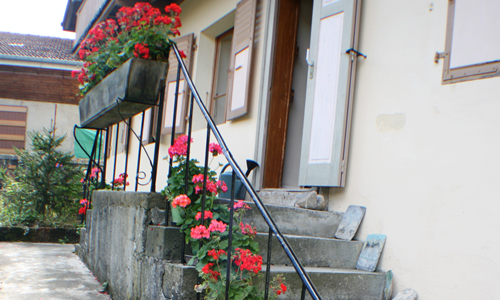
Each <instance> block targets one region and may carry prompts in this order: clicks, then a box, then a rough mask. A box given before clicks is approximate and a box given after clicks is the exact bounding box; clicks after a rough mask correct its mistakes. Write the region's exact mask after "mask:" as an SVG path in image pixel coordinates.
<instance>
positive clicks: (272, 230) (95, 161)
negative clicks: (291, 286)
mask: <svg viewBox="0 0 500 300" xmlns="http://www.w3.org/2000/svg"><path fill="white" fill-rule="evenodd" d="M173 53H174V55H175V57H176V59H177V61H178V69H177V79H176V81H177V84H176V90H175V94H174V95H175V97H174V105H173V118H172V133H171V145H173V144H174V138H175V128H176V118H177V107H178V100H179V99H178V97H179V82H180V78H181V72H182V74H183V75H184V79H185V81H186V83H187V85H188V88H189V90H190V93H191V97H190V105H189V114H188V118H187V119H188V132H187V136H188V139H187V143H188V144H187V155H186V156H187V157H186V161H187V162H189V159H190V150H191V135H192V129H193V128H192V123H193V107H194V103H195V102H196V104H197V106H198V108H199V109H200V111H201V113H202V114H203V116H204V118H205V120H206V122H207V136H206V146H205V171H204V181H203V194H202V207H201V220H204V219H205V216H204V214H205V202H206V194H207V182H206V181H207V172H208V167H207V166H208V157H209V145H210V136H211V134H213V135H214V137H215V139H216V140H217V142H218V143H219V145H220V146H221V148H222V152H223V154H224V156H225V158H226V159H227V161H228V163H229V165H231V167H232V169H233V173H232V180H231V199H230V222H229V237H228V244H229V246H228V250H227V257H228V263H227V270H226V272H227V273H226V299H229V297H228V292H229V280H230V272H231V248H232V227H233V213H234V200H235V182H236V178H238V179H239V180H241V182H242V185H243V188H245V189H246V191H247V193H248V194H249V196H250V198H251V199H252V200H253V202H254V203H255V205H256V207H257V209H258V210H259V212H260V214H261V215H262V217H263V218H264V220H265V222H266V223H267V225H268V226H269V232H268V245H267V246H268V247H267V266H266V281H265V282H266V286H265V299H266V300H267V299H268V297H269V283H270V272H271V245H272V237H273V235H274V236H276V238H277V240H278V241H279V243H280V244H281V246H282V247H283V250H284V251H285V253H286V255H287V256H288V258H289V259H290V261H291V263H292V265H293V267H294V268H295V271H296V272H297V274H298V275H299V277H300V279H301V281H302V283H303V284H302V291H301V299H304V298H305V295H306V291H308V292H309V294H310V296H311V298H312V299H314V300H321V297H320V295H319V294H318V292H317V290H316V288H315V286H314V284H313V283H312V281H311V279H310V278H309V276H308V275H307V273H306V271H305V269H304V267H303V266H302V264H301V263H300V261H299V259H298V258H297V255H296V254H295V252H294V251H293V250H292V248H291V246H290V244H289V243H288V241H287V239H286V238H285V237H284V236H283V234H282V233H281V232H280V230H279V228H278V227H277V226H276V223H275V222H274V220H273V219H272V217H271V215H270V214H269V212H268V211H267V209H266V207H265V206H264V204H263V202H262V200H261V199H260V198H259V196H258V195H257V193H256V191H255V189H254V188H253V186H252V185H251V183H250V182H249V180H248V179H247V177H246V176H245V174H244V173H243V171H242V170H241V168H240V166H239V165H238V164H237V163H236V161H235V159H234V157H233V155H232V153H231V152H230V151H229V149H228V147H227V145H226V142H225V141H224V139H223V138H222V135H221V134H220V132H219V130H218V128H217V126H216V124H215V122H214V120H213V119H212V117H211V115H210V113H209V112H208V110H207V108H206V107H205V105H204V103H203V102H202V100H201V98H200V95H199V94H198V91H197V90H196V87H195V86H194V84H193V81H192V79H191V76H190V74H189V72H188V70H187V68H186V65H185V64H184V61H183V60H182V58H181V56H180V54H179V51H178V49H177V46H176V45H173ZM164 89H165V82H162V83H161V84H160V97H159V98H160V99H159V101H158V104H156V106H157V107H158V110H157V117H156V136H155V138H154V143H155V147H154V149H155V150H154V151H155V152H154V158H153V161H151V159H150V157H149V154H148V152H147V151H146V149H145V147H144V145H143V143H142V140H143V139H142V138H143V131H144V115H145V112H144V111H143V112H142V121H141V129H140V135H137V134H136V133H135V132H134V130H133V129H132V128H131V126H130V119H128V122H127V120H125V119H124V118H122V119H123V121H124V122H125V123H126V124H127V126H128V130H129V135H128V137H129V138H128V139H127V142H126V145H125V174H127V168H128V152H129V141H130V132H132V133H133V134H134V135H135V137H136V138H137V139H138V140H139V151H138V159H137V170H136V178H135V179H136V180H135V182H136V183H135V191H137V189H138V185H147V184H149V183H150V184H151V192H155V191H156V177H157V168H158V157H159V147H160V138H161V129H162V128H161V127H162V124H163V123H162V116H163V106H164V100H165V99H164V94H165V93H164V92H162V91H163V90H164ZM119 100H121V99H117V103H118V104H119ZM102 131H106V145H105V154H104V159H103V162H104V166H103V167H102V168H101V167H100V154H99V155H97V153H101V151H97V149H96V148H97V146H96V145H97V139H98V136H99V134H100V136H102ZM108 134H109V133H108V131H107V130H105V129H104V130H98V134H96V140H95V142H94V147H93V149H92V153H91V154H90V155H88V156H89V158H90V160H89V166H88V168H87V178H86V179H87V180H86V181H88V179H89V175H90V173H91V170H92V168H93V167H94V166H97V167H98V168H99V169H100V171H102V178H103V179H104V177H105V176H104V175H105V174H106V173H105V172H106V165H105V162H106V157H107V151H108V140H109V139H108ZM117 143H118V130H117V133H116V141H115V145H114V148H115V149H114V150H115V151H114V165H113V179H114V178H115V175H116V174H115V173H116V165H117V154H118V153H117V146H118V144H117ZM142 151H144V152H145V154H146V155H147V156H148V159H149V162H150V165H151V178H150V180H149V181H148V182H147V183H145V184H141V183H139V180H141V179H145V177H146V173H145V172H143V171H140V161H141V153H142ZM172 163H173V162H172V158H170V160H169V172H168V176H169V177H170V176H171V175H172ZM142 176H143V177H142ZM188 186H189V168H186V174H185V189H186V190H185V193H186V194H188V191H187V189H188ZM112 188H113V187H112ZM87 196H88V197H90V196H89V195H87ZM169 207H170V204H169V203H168V200H167V203H166V213H165V225H166V226H168V225H169ZM183 240H184V239H183ZM182 245H183V247H182V256H181V257H182V262H183V263H185V261H184V246H185V243H182ZM197 295H198V296H197V297H198V298H199V297H200V294H199V293H198V294H197Z"/></svg>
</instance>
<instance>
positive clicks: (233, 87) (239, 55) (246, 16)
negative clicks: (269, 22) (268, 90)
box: [226, 0, 257, 120]
mask: <svg viewBox="0 0 500 300" xmlns="http://www.w3.org/2000/svg"><path fill="white" fill-rule="evenodd" d="M256 11H257V0H241V1H240V2H238V4H236V13H235V18H234V33H233V42H232V46H231V59H230V63H229V70H228V77H229V78H228V85H227V87H228V88H227V101H226V103H227V104H228V105H227V108H226V119H227V120H232V119H235V118H238V117H240V116H243V115H245V114H246V113H247V112H248V103H249V100H248V94H249V90H250V70H251V68H250V66H251V65H252V53H253V39H254V31H255V17H256Z"/></svg>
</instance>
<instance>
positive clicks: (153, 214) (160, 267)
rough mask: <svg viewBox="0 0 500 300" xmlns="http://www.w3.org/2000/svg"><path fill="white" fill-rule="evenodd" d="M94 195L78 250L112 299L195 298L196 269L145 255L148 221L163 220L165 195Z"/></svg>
mask: <svg viewBox="0 0 500 300" xmlns="http://www.w3.org/2000/svg"><path fill="white" fill-rule="evenodd" d="M92 199H93V203H92V204H93V209H92V210H89V211H88V212H87V220H86V226H85V228H84V229H82V233H81V236H80V244H79V245H77V246H76V249H77V253H78V255H79V256H80V257H81V258H82V260H83V261H84V262H85V264H86V265H87V266H88V267H89V269H90V270H91V271H92V272H93V273H94V274H95V276H97V277H98V278H99V280H100V281H101V282H108V283H109V284H108V287H109V292H110V294H111V296H112V297H113V299H115V300H120V299H191V297H192V296H193V295H191V294H194V290H193V287H192V283H193V282H195V281H196V271H195V270H194V269H193V268H189V267H185V266H183V265H180V264H175V263H171V262H172V261H169V260H166V259H161V258H160V259H159V258H155V257H150V256H148V255H146V252H147V251H146V240H147V237H148V234H147V230H148V225H149V224H158V223H160V222H161V221H160V220H159V219H160V218H161V217H162V216H163V215H164V212H163V214H162V211H161V209H164V208H165V197H164V196H162V195H161V194H159V193H134V192H118V191H96V192H94V194H93V198H92ZM149 236H150V239H151V238H153V237H152V235H149ZM150 243H151V241H150ZM191 277H192V278H191ZM187 282H189V283H187ZM188 285H190V288H189V289H188V288H187V286H188ZM186 291H188V292H186ZM189 291H193V292H189ZM186 293H188V294H189V295H188V294H186Z"/></svg>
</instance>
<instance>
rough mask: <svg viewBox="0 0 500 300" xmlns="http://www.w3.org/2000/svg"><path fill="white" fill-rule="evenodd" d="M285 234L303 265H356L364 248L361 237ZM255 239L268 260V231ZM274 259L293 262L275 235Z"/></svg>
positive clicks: (335, 266) (276, 263) (279, 261)
mask: <svg viewBox="0 0 500 300" xmlns="http://www.w3.org/2000/svg"><path fill="white" fill-rule="evenodd" d="M285 238H286V239H287V240H288V243H289V244H290V247H291V248H292V249H293V251H294V252H295V254H296V255H297V258H298V259H299V261H300V262H301V263H302V265H303V266H307V267H325V268H341V269H356V263H357V261H358V258H359V254H360V253H361V249H362V248H363V242H360V241H342V240H337V239H330V238H318V237H305V236H297V235H285ZM255 241H256V242H258V243H259V247H260V252H259V254H260V255H261V256H262V258H263V260H264V261H265V262H267V244H268V234H267V233H266V234H265V233H258V234H257V236H256V237H255ZM271 263H272V264H274V265H291V262H290V259H289V258H288V256H287V255H286V253H285V250H283V247H282V246H281V244H280V243H279V241H278V239H277V238H276V237H275V236H273V239H272V246H271Z"/></svg>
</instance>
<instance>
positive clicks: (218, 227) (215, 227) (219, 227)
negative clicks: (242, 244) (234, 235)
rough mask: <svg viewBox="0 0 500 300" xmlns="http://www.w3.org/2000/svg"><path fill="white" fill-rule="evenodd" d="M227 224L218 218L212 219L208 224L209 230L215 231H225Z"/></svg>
mask: <svg viewBox="0 0 500 300" xmlns="http://www.w3.org/2000/svg"><path fill="white" fill-rule="evenodd" d="M226 226H227V224H224V222H222V221H217V220H212V222H211V223H210V226H208V231H210V232H214V231H219V232H224V231H226Z"/></svg>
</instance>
